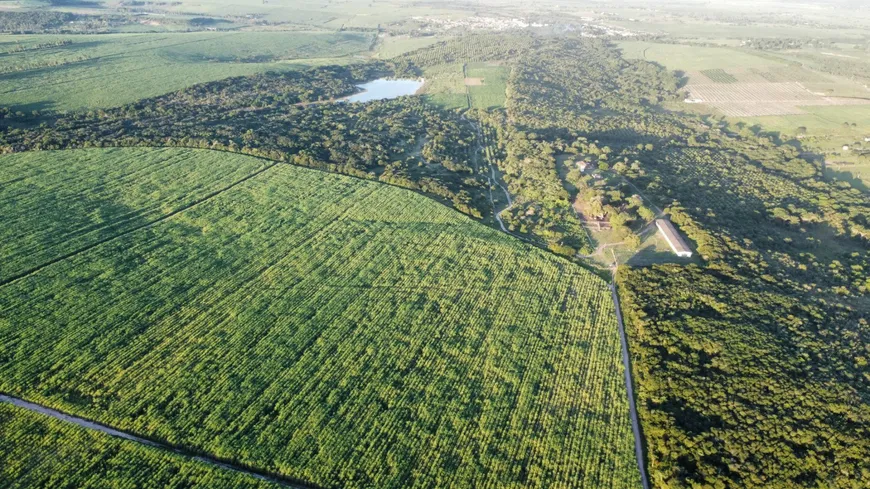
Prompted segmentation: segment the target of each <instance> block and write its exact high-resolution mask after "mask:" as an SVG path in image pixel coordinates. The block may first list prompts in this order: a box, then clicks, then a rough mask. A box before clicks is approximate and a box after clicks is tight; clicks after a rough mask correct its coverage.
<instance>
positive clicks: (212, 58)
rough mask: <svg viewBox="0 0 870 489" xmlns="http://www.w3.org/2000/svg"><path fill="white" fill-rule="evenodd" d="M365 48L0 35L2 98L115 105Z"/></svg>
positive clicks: (336, 58)
mask: <svg viewBox="0 0 870 489" xmlns="http://www.w3.org/2000/svg"><path fill="white" fill-rule="evenodd" d="M65 40H70V41H72V42H71V43H69V44H66V45H61V46H54V47H48V48H41V49H35V50H26V51H21V52H10V51H13V50H14V49H16V48H19V47H29V46H36V45H39V44H45V43H51V42H57V41H65ZM371 43H372V34H367V33H354V32H342V33H299V32H197V33H174V34H106V35H98V36H82V35H79V36H63V35H40V36H0V52H7V53H9V54H6V55H4V56H0V96H2V98H3V105H4V106H7V107H10V108H12V109H14V110H22V111H31V110H46V109H49V110H72V109H94V108H104V107H113V106H117V105H121V104H124V103H129V102H133V101H135V100H139V99H141V98H145V97H152V96H157V95H162V94H164V93H169V92H172V91H175V90H179V89H182V88H186V87H188V86H190V85H193V84H196V83H201V82H207V81H212V80H218V79H221V78H227V77H231V76H239V75H249V74H253V73H257V72H262V71H269V70H289V69H298V68H300V67H307V66H312V65H320V64H325V63H330V64H336V63H346V62H349V61H351V58H350V57H349V56H350V55H352V54H355V53H366V52H367V51H368V49H369V47H370V45H371Z"/></svg>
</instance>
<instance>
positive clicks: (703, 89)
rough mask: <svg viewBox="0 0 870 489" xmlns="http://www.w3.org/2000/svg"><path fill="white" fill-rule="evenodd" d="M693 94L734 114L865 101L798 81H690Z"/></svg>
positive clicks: (783, 112)
mask: <svg viewBox="0 0 870 489" xmlns="http://www.w3.org/2000/svg"><path fill="white" fill-rule="evenodd" d="M687 88H688V89H689V92H690V94H691V98H694V99H698V100H701V101H703V102H704V103H707V104H710V105H712V106H713V107H716V108H717V109H719V110H720V111H722V113H724V114H725V115H729V116H734V117H753V116H764V115H787V114H802V113H804V110H803V109H801V107H803V106H813V105H823V106H824V105H837V106H839V105H843V106H846V105H866V104H868V103H870V102H868V101H867V100H863V99H853V98H836V97H826V96H824V94H821V93H814V92H811V91H809V90H807V88H806V87H804V86H802V85H801V84H800V83H797V82H787V83H771V82H762V83H729V84H718V83H710V84H690V85H688V86H687Z"/></svg>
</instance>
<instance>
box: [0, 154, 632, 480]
mask: <svg viewBox="0 0 870 489" xmlns="http://www.w3.org/2000/svg"><path fill="white" fill-rule="evenodd" d="M144 151H145V150H142V149H123V150H120V149H118V150H106V149H89V150H70V151H65V152H42V153H34V154H15V155H7V156H2V157H0V168H3V169H4V172H5V173H4V177H3V178H4V179H5V180H6V181H16V182H21V183H17V184H15V185H18V186H17V187H15V186H14V185H13V186H12V187H10V186H6V185H4V186H3V187H2V190H0V209H2V211H0V212H2V213H3V215H4V216H8V218H9V219H15V220H16V222H19V221H20V222H21V223H22V224H21V225H22V226H24V228H23V229H28V230H29V231H28V233H31V234H32V233H43V234H46V233H48V234H51V233H52V232H56V233H57V234H64V233H66V234H69V230H68V228H67V227H66V224H65V223H54V222H53V221H52V219H50V218H45V217H44V216H52V215H54V214H56V213H57V212H59V211H58V209H62V208H64V207H65V206H64V205H63V202H62V201H57V202H56V201H55V200H54V199H53V197H51V195H53V194H58V195H67V194H72V193H83V194H84V195H83V198H90V194H92V193H93V194H96V195H97V196H98V197H95V198H94V199H92V200H94V201H96V202H97V203H96V204H92V203H87V204H81V205H72V206H69V210H68V214H71V216H70V217H69V218H70V219H71V220H73V222H79V223H84V224H85V225H87V224H88V223H95V222H96V223H97V224H92V225H96V226H103V228H104V229H106V230H105V231H103V234H102V235H101V239H100V241H99V242H97V243H91V244H89V245H75V246H74V248H75V249H72V250H71V251H69V248H62V247H61V248H56V251H55V253H56V254H57V255H56V256H55V257H53V258H52V257H50V256H47V255H46V256H43V257H41V258H40V260H41V261H42V263H41V264H37V266H36V267H35V269H34V271H33V272H32V273H30V274H29V275H27V276H25V277H23V278H21V279H19V280H14V281H9V280H6V281H5V283H2V284H0V310H3V311H4V314H3V315H2V316H0V391H5V392H8V393H10V394H12V395H16V396H19V397H23V398H26V399H29V400H32V401H36V402H40V403H43V404H46V405H49V406H52V407H55V408H57V409H61V410H64V411H68V412H71V413H73V414H77V415H80V416H83V417H87V418H90V419H94V420H97V421H99V422H102V423H105V424H108V425H110V426H113V427H116V428H119V429H123V430H127V431H130V432H133V433H136V434H139V435H144V436H146V437H151V438H153V439H156V440H162V441H165V442H167V443H170V444H173V445H176V446H182V447H187V448H189V449H192V450H197V451H202V452H205V453H208V454H211V455H214V456H217V457H221V458H224V459H227V460H231V461H234V462H236V463H240V464H245V465H248V466H250V467H255V468H258V469H261V470H264V471H268V472H270V473H276V474H283V475H286V476H290V477H294V478H298V479H302V480H306V481H309V482H311V483H313V484H317V485H319V486H328V487H348V488H353V487H471V486H474V487H511V486H515V487H520V486H522V487H556V486H569V485H570V486H577V485H582V486H585V487H615V488H623V487H624V488H629V487H637V486H638V485H639V480H638V475H637V467H636V464H635V458H634V452H633V444H632V434H631V427H630V424H629V419H628V406H627V399H626V393H625V386H624V381H623V370H622V369H623V368H622V362H621V358H620V346H619V339H618V335H617V332H616V325H615V318H614V311H613V305H612V302H611V300H610V294H609V291H608V288H607V286H606V283H605V282H604V281H603V280H602V279H600V278H599V277H597V276H595V275H594V274H592V273H591V272H589V271H587V270H585V269H584V268H581V267H579V266H576V265H574V264H572V263H570V262H567V261H565V260H562V259H560V258H557V257H555V256H553V255H551V254H549V253H546V252H544V251H542V250H539V249H537V248H534V247H531V246H529V245H525V244H523V243H521V242H520V241H518V240H516V239H513V238H511V237H509V236H507V235H505V234H504V233H500V232H498V231H495V230H493V229H491V228H488V227H486V226H483V225H482V224H479V223H477V222H475V221H473V220H471V219H468V218H466V217H464V216H463V215H461V214H459V213H457V212H455V211H453V210H451V209H449V208H447V207H445V206H443V205H441V204H438V203H436V202H434V201H432V200H430V199H428V198H425V197H423V196H420V195H418V194H415V193H412V192H410V191H407V190H403V189H399V188H395V187H390V186H385V185H382V184H378V183H375V182H367V181H362V180H357V179H353V178H349V177H343V176H339V175H334V174H327V173H321V172H316V171H312V170H306V169H302V168H297V167H292V166H289V165H282V164H278V165H275V166H270V167H268V168H266V169H265V170H263V167H262V166H261V160H256V159H253V158H247V157H243V156H235V157H234V156H231V155H225V154H222V153H221V154H219V156H220V157H227V158H237V159H239V160H241V159H247V160H250V161H248V162H243V161H237V160H231V161H229V162H227V163H226V164H227V165H229V163H235V164H236V165H237V166H239V170H238V172H237V173H230V174H227V175H226V176H221V175H220V173H221V172H220V171H215V170H214V169H213V166H214V165H216V164H219V163H217V162H215V161H214V158H215V156H214V155H215V153H210V152H207V151H194V150H182V149H172V150H155V151H157V153H156V155H157V156H150V155H148V154H147V153H144ZM122 153H127V154H126V157H125V155H124V154H122ZM174 153H175V155H173V154H174ZM174 158H179V159H180V160H179V161H175V162H171V161H173V159H174ZM137 159H142V160H149V159H150V161H151V164H149V165H145V164H139V167H136V168H138V170H137V169H134V168H130V169H124V168H123V167H125V166H126V165H127V164H128V163H127V162H131V164H132V162H133V160H137ZM158 160H160V161H163V162H164V163H165V164H164V166H165V167H166V171H167V172H169V174H168V175H167V176H166V177H165V178H160V177H159V175H160V170H158V169H157V167H158V166H159V163H157V161H158ZM69 161H74V163H69ZM67 166H69V170H68V171H67V176H68V180H62V179H59V178H58V177H57V176H56V171H55V169H57V168H61V167H67ZM116 167H122V168H116ZM253 169H257V170H254V171H253V172H252V171H251V170H253ZM182 170H183V171H182ZM259 170H263V171H259ZM258 171H259V172H258ZM179 172H180V173H179ZM100 173H104V174H105V176H104V177H103V178H102V179H100V178H96V179H95V177H94V175H98V174H100ZM212 173H214V175H212ZM241 175H243V176H241ZM184 178H186V181H188V182H196V181H198V180H200V179H205V181H208V179H214V180H215V181H217V180H220V181H221V182H222V183H221V184H217V190H213V191H211V192H207V190H206V189H204V188H199V187H198V186H197V185H196V184H194V185H193V188H192V189H188V190H179V188H180V187H185V186H187V184H183V183H180V182H176V180H178V179H184ZM90 183H93V186H92V188H91V190H85V191H83V192H80V191H78V189H80V188H86V187H87V186H88V185H89V184H90ZM68 185H69V186H70V187H69V188H67V186H68ZM116 187H124V188H126V189H127V191H125V192H123V193H121V194H118V193H117V192H115V191H113V189H114V188H116ZM167 187H169V188H170V189H171V190H167ZM176 187H178V188H176ZM16 188H27V189H29V191H28V192H21V191H16V190H15V189H16ZM10 189H11V190H10ZM191 192H207V194H206V195H205V196H200V197H199V198H196V199H195V201H193V202H192V203H189V204H187V205H186V206H185V207H184V208H183V209H180V210H177V211H176V212H174V213H173V212H170V213H163V214H160V213H152V214H150V216H151V217H148V219H149V220H148V222H147V223H143V224H144V225H142V226H139V227H135V228H129V227H123V223H124V219H125V218H126V217H127V216H135V215H137V214H139V213H141V209H142V207H143V200H141V199H140V197H143V196H146V195H152V196H153V198H151V199H150V201H154V202H159V204H160V205H161V206H162V207H161V208H163V209H164V210H165V209H172V208H175V207H174V206H177V205H179V204H180V203H181V202H184V201H186V200H187V199H189V198H190V197H189V195H190V194H191ZM128 194H129V195H128ZM198 195H201V194H198ZM187 201H188V202H189V200H187ZM28 218H29V219H32V220H34V221H36V222H34V223H28V222H27V219H28ZM43 219H44V220H45V224H44V225H43V226H40V225H39V223H41V222H42V221H43ZM119 226H120V227H119ZM25 234H27V233H25ZM4 243H6V240H5V239H4ZM28 243H29V241H28V240H27V239H20V240H14V241H13V242H12V243H10V244H8V245H6V247H5V248H4V250H3V257H4V260H5V257H7V256H21V254H22V252H21V250H20V249H19V248H18V247H19V246H20V247H22V249H23V248H26V247H27V246H29V245H28ZM46 260H47V261H46ZM30 268H34V267H33V266H31V267H30ZM373 440H377V442H374V441H373Z"/></svg>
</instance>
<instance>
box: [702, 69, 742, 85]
mask: <svg viewBox="0 0 870 489" xmlns="http://www.w3.org/2000/svg"><path fill="white" fill-rule="evenodd" d="M701 73H703V74H704V76H706V77H707V78H709V79H710V80H711V81H712V82H714V83H737V78H734V75H732V74H730V73H728V72H727V71H725V70H723V69H721V68H720V69H715V70H702V71H701Z"/></svg>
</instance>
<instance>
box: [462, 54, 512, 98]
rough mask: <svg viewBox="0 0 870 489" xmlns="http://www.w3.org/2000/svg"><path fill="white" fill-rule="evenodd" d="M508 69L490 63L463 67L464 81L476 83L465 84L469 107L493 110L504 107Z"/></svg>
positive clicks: (471, 64) (470, 64)
mask: <svg viewBox="0 0 870 489" xmlns="http://www.w3.org/2000/svg"><path fill="white" fill-rule="evenodd" d="M509 75H510V68H508V67H506V66H499V65H495V64H491V63H469V64H468V65H466V67H465V76H466V79H475V80H477V81H478V83H475V84H473V85H469V84H468V83H466V87H467V89H468V95H469V98H470V99H471V106H472V107H473V108H477V109H494V108H499V107H504V103H505V90H507V79H508V76H509Z"/></svg>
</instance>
